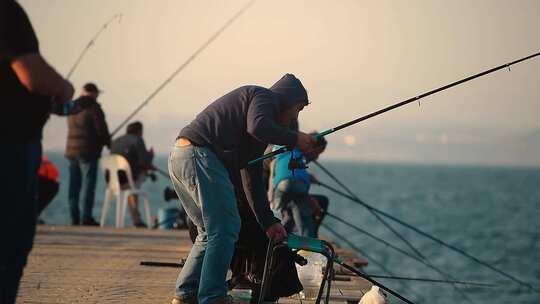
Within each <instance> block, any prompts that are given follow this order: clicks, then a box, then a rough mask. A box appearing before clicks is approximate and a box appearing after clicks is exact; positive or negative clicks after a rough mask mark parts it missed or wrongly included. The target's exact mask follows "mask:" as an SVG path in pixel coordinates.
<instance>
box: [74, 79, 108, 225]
mask: <svg viewBox="0 0 540 304" xmlns="http://www.w3.org/2000/svg"><path fill="white" fill-rule="evenodd" d="M99 93H100V91H99V89H98V87H97V86H96V85H95V84H93V83H87V84H85V85H84V87H83V92H82V94H81V96H80V97H79V98H77V99H76V100H75V101H74V106H73V108H72V109H71V110H70V113H69V116H68V138H67V144H66V153H65V156H66V158H67V159H68V160H69V194H68V199H69V207H70V214H71V224H72V225H79V224H80V223H81V216H80V211H79V194H80V192H81V188H82V186H84V192H83V202H84V205H83V212H82V224H83V225H91V226H97V225H99V224H98V223H97V222H96V221H95V220H94V217H93V216H92V209H93V207H94V195H95V190H96V181H97V169H98V161H99V158H100V157H101V151H102V150H103V147H104V146H107V147H109V146H110V143H111V136H110V134H109V129H108V127H107V122H106V121H105V114H104V113H103V110H102V109H101V105H100V104H99V103H98V102H97V98H98V96H99Z"/></svg>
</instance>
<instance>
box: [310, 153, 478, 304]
mask: <svg viewBox="0 0 540 304" xmlns="http://www.w3.org/2000/svg"><path fill="white" fill-rule="evenodd" d="M313 162H314V163H315V164H316V165H317V166H318V167H319V168H320V169H321V170H323V171H324V172H325V173H326V174H327V175H328V176H330V177H331V178H332V179H333V180H334V181H335V182H336V183H337V184H339V185H340V186H341V187H342V188H344V189H345V191H347V192H348V193H349V194H350V195H351V196H353V197H354V198H356V199H357V200H360V198H358V196H356V195H355V194H354V193H353V192H352V191H351V190H350V189H349V188H348V187H347V186H345V184H343V183H342V182H341V181H340V180H339V179H338V178H337V177H336V176H335V175H334V174H332V173H331V172H330V171H329V170H327V169H326V168H325V167H324V166H323V165H321V164H319V163H318V162H317V161H316V160H314V161H313ZM368 210H369V212H371V214H373V215H374V216H375V217H376V218H377V219H378V220H379V221H380V222H382V223H383V224H384V225H385V226H386V227H387V228H388V229H390V231H392V232H393V233H394V234H395V235H397V236H398V237H399V238H400V239H401V240H402V241H403V242H404V243H405V244H407V245H408V246H409V247H410V248H412V249H413V251H414V252H416V253H417V254H418V255H419V256H420V257H421V260H420V259H415V260H417V261H418V262H420V263H422V264H424V265H425V266H427V267H429V268H431V269H433V270H435V271H436V272H437V273H438V274H440V275H441V276H442V277H443V278H444V279H446V280H448V281H451V280H455V278H454V277H452V276H451V275H450V274H448V273H446V272H444V271H442V270H441V269H440V268H438V267H436V266H435V265H433V263H431V262H430V261H429V260H428V259H427V258H426V257H425V256H423V255H422V254H420V252H419V250H417V249H416V248H415V247H414V246H413V245H412V244H411V243H410V242H409V241H407V239H405V237H403V236H402V235H401V234H400V233H398V232H397V231H396V230H395V229H394V228H393V227H392V226H390V224H389V223H387V222H386V221H385V220H384V219H383V218H382V217H381V216H379V214H377V213H376V212H374V211H373V210H371V209H368ZM335 219H336V220H339V221H343V220H342V219H340V218H337V217H335ZM343 222H344V221H343ZM347 224H348V225H350V226H352V227H355V226H354V225H352V224H350V223H347ZM355 228H356V229H359V228H358V227H355ZM400 251H401V250H400ZM408 256H409V257H411V258H414V257H412V256H410V255H408ZM452 285H453V287H454V289H455V290H456V291H457V292H458V293H459V294H460V295H461V296H462V297H463V298H464V299H465V300H466V301H467V302H469V303H472V300H471V299H470V298H469V297H468V296H467V295H466V294H465V293H464V292H463V291H461V290H460V289H459V288H458V286H456V285H455V284H452Z"/></svg>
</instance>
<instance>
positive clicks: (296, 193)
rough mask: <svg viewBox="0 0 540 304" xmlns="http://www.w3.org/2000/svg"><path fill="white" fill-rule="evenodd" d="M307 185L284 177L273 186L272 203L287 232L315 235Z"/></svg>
mask: <svg viewBox="0 0 540 304" xmlns="http://www.w3.org/2000/svg"><path fill="white" fill-rule="evenodd" d="M308 190H309V186H308V185H307V184H306V183H305V182H304V181H302V180H298V179H285V180H282V181H280V182H279V183H278V184H277V185H276V187H275V188H274V196H273V200H272V204H273V205H274V208H275V209H276V210H277V211H278V212H281V214H282V216H283V220H282V224H283V227H285V229H286V230H287V232H293V233H295V234H298V235H301V236H307V237H313V238H316V237H317V232H316V229H315V221H314V220H313V216H312V215H311V209H310V207H309V202H308V198H309V197H308Z"/></svg>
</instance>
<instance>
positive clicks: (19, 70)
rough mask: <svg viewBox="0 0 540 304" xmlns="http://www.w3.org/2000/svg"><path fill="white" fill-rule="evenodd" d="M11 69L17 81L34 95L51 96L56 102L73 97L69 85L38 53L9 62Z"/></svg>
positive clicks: (25, 55)
mask: <svg viewBox="0 0 540 304" xmlns="http://www.w3.org/2000/svg"><path fill="white" fill-rule="evenodd" d="M11 68H12V69H13V71H14V72H15V74H16V75H17V78H18V79H19V81H20V82H21V83H22V84H23V85H24V86H25V87H26V88H27V89H28V91H30V92H32V93H34V94H40V95H46V96H52V97H54V98H55V99H56V100H57V101H61V102H64V101H68V100H71V98H72V97H73V93H74V89H73V86H72V85H71V83H69V82H68V81H67V80H65V79H64V78H63V77H62V76H61V75H60V74H58V72H56V71H55V70H54V69H53V68H52V67H51V66H50V65H49V64H48V63H47V62H46V61H45V59H43V57H41V55H40V54H38V53H30V54H24V55H21V56H18V57H16V58H14V59H13V60H12V61H11Z"/></svg>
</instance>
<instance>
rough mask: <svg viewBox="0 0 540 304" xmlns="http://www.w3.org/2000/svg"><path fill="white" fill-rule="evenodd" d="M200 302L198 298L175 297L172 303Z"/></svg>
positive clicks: (187, 303) (192, 303)
mask: <svg viewBox="0 0 540 304" xmlns="http://www.w3.org/2000/svg"><path fill="white" fill-rule="evenodd" d="M198 303H199V301H197V298H189V299H184V300H181V299H178V298H173V299H172V301H171V304H198Z"/></svg>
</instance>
